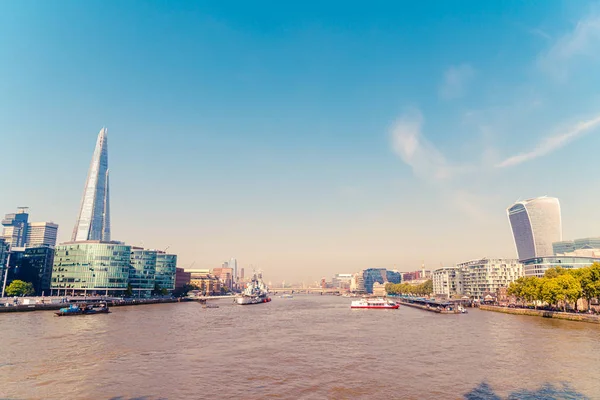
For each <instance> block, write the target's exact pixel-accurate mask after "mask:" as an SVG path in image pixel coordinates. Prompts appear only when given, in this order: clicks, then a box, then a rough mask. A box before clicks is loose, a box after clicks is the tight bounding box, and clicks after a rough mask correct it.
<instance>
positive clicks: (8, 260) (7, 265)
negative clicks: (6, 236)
mask: <svg viewBox="0 0 600 400" xmlns="http://www.w3.org/2000/svg"><path fill="white" fill-rule="evenodd" d="M9 267H10V245H9V246H8V257H7V258H6V267H5V269H6V271H4V283H2V296H0V298H2V297H4V290H5V289H6V279H7V278H8V268H9Z"/></svg>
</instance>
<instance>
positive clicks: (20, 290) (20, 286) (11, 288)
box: [5, 279, 35, 297]
mask: <svg viewBox="0 0 600 400" xmlns="http://www.w3.org/2000/svg"><path fill="white" fill-rule="evenodd" d="M5 293H6V295H7V296H9V297H10V296H30V295H32V294H34V293H35V290H34V289H33V285H32V284H31V283H30V282H24V281H21V280H19V279H16V280H14V281H12V283H11V284H10V285H8V287H7V288H6V291H5Z"/></svg>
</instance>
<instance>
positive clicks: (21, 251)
mask: <svg viewBox="0 0 600 400" xmlns="http://www.w3.org/2000/svg"><path fill="white" fill-rule="evenodd" d="M53 261H54V248H53V247H50V246H38V247H13V248H12V249H11V255H10V268H9V270H8V277H7V282H6V284H7V285H10V283H11V282H12V281H13V280H15V279H19V280H22V281H25V282H29V283H31V284H32V285H33V288H34V290H35V294H36V295H38V296H41V295H49V294H50V277H51V276H52V263H53ZM0 284H1V283H0Z"/></svg>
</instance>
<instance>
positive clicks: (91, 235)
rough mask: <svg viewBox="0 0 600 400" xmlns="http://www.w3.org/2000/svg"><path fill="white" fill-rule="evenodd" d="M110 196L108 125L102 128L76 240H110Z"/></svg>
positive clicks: (82, 204)
mask: <svg viewBox="0 0 600 400" xmlns="http://www.w3.org/2000/svg"><path fill="white" fill-rule="evenodd" d="M109 197H110V196H109V181H108V137H107V130H106V128H102V130H101V131H100V133H99V134H98V139H97V141H96V148H95V150H94V154H93V156H92V162H91V164H90V169H89V171H88V175H87V179H86V181H85V188H84V190H83V197H82V198H81V207H80V209H79V217H78V218H77V222H76V223H75V228H74V229H73V236H72V237H71V240H72V241H73V242H80V241H87V240H101V241H103V242H108V241H110V203H109Z"/></svg>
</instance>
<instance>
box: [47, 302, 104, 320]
mask: <svg viewBox="0 0 600 400" xmlns="http://www.w3.org/2000/svg"><path fill="white" fill-rule="evenodd" d="M108 313H110V310H109V309H108V304H106V303H98V304H85V303H83V304H71V305H70V306H69V307H64V308H61V309H60V310H58V311H57V312H55V313H54V314H55V315H56V316H57V317H67V316H72V315H92V314H108Z"/></svg>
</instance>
